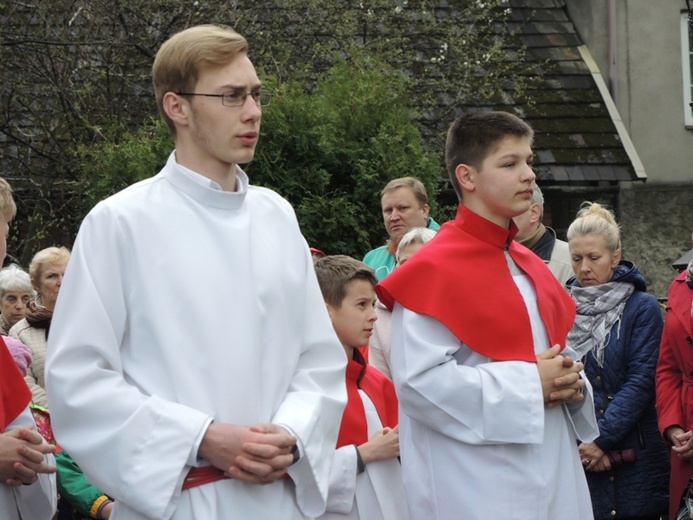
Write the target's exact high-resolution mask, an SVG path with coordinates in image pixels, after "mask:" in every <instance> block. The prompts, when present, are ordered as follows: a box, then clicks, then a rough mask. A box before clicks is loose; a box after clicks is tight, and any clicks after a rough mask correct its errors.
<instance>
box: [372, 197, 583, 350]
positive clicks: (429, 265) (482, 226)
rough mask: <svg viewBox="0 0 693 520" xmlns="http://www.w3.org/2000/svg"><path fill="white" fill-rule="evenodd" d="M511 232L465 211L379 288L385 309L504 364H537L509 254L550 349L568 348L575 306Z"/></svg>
mask: <svg viewBox="0 0 693 520" xmlns="http://www.w3.org/2000/svg"><path fill="white" fill-rule="evenodd" d="M516 233H517V227H516V226H515V224H514V223H511V225H510V229H505V228H502V227H500V226H498V225H496V224H494V223H493V222H490V221H488V220H486V219H485V218H483V217H481V216H479V215H477V214H476V213H473V212H472V211H470V210H469V209H467V208H466V207H465V206H464V205H463V204H460V206H459V208H458V210H457V216H456V217H455V220H453V221H451V222H448V223H446V224H444V225H443V226H442V227H441V229H440V231H439V232H438V234H437V235H436V236H435V238H433V240H431V241H430V242H429V243H428V244H426V245H425V246H424V247H423V248H422V249H421V250H420V251H418V252H417V253H416V255H414V256H413V257H412V258H410V259H409V260H408V261H407V263H406V264H404V265H403V266H401V267H398V268H397V269H395V270H394V271H393V272H392V273H391V274H389V275H388V276H387V277H386V278H385V279H383V280H382V281H381V282H380V284H378V286H377V287H376V293H377V294H378V298H379V299H380V301H381V302H383V303H384V304H385V305H386V306H387V307H388V308H389V309H392V307H393V306H394V303H395V302H397V303H399V304H400V305H402V306H404V307H406V308H407V309H409V310H411V311H414V312H416V313H417V314H424V315H427V316H431V317H433V318H435V319H437V320H438V321H440V322H441V323H442V324H443V325H445V326H446V327H447V328H448V329H450V331H451V332H452V333H453V334H454V335H455V336H456V337H457V338H458V339H459V340H460V341H461V342H463V343H464V344H465V345H467V346H468V347H469V348H471V349H472V350H474V351H475V352H478V353H479V354H481V355H483V356H486V357H489V358H491V359H494V360H497V361H509V360H522V361H531V362H536V355H535V353H534V341H533V339H532V330H531V326H530V321H529V314H528V313H527V307H526V306H525V303H524V300H523V298H522V295H521V294H520V291H519V289H518V288H517V285H515V282H514V281H513V279H512V275H511V274H510V271H509V269H508V264H507V260H506V258H505V255H504V253H503V252H504V250H505V249H506V248H507V250H508V252H509V253H510V256H511V258H512V259H513V260H514V261H515V263H516V264H517V266H518V267H519V268H520V269H521V270H522V271H523V272H524V273H525V274H526V275H527V276H528V277H529V278H530V280H531V281H532V284H533V285H534V289H535V290H536V293H537V304H538V307H539V314H540V315H541V318H542V321H543V322H544V325H545V326H546V330H547V332H548V336H549V344H550V345H555V344H559V345H561V349H563V348H564V347H565V339H566V336H567V334H568V331H569V330H570V328H571V327H572V325H573V320H574V318H575V302H574V301H573V299H572V298H571V297H570V296H569V295H568V293H567V292H566V291H565V289H564V288H563V287H562V286H561V284H560V283H559V282H558V281H557V280H556V278H555V277H554V276H553V274H551V271H549V269H548V267H547V266H546V264H544V262H543V261H542V260H541V259H540V258H539V257H538V256H536V255H535V254H534V253H532V251H530V250H529V249H527V248H526V247H524V246H522V245H520V244H518V243H517V242H515V241H514V240H513V237H514V236H515V234H516Z"/></svg>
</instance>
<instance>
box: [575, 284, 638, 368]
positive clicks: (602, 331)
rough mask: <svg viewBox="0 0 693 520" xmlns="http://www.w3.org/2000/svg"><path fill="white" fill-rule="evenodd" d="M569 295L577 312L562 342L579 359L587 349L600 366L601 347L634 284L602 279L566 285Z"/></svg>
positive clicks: (602, 354)
mask: <svg viewBox="0 0 693 520" xmlns="http://www.w3.org/2000/svg"><path fill="white" fill-rule="evenodd" d="M568 289H569V290H570V295H571V296H572V297H573V299H574V300H575V302H576V303H577V315H576V316H575V323H574V324H573V328H572V329H571V330H570V332H569V333H568V339H567V340H566V344H567V345H568V346H570V347H572V348H573V349H574V350H575V351H576V352H577V354H578V356H579V357H580V359H582V358H583V357H585V356H586V355H587V353H588V352H590V351H594V352H593V355H594V357H595V359H596V360H597V363H598V364H599V366H600V367H601V366H604V348H605V347H606V345H607V343H609V336H610V334H611V329H612V328H613V327H614V325H615V326H616V334H619V330H618V322H619V321H621V315H622V314H623V309H624V308H625V306H626V302H627V301H628V298H629V297H630V295H631V294H633V291H634V290H635V287H634V286H633V284H630V283H625V282H606V283H603V284H600V285H595V286H589V287H580V286H577V285H575V286H570V287H569V288H568Z"/></svg>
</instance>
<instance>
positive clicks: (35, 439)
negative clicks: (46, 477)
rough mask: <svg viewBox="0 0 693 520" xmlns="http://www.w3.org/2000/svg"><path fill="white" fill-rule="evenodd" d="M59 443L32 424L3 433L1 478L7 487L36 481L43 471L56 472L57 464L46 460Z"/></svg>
mask: <svg viewBox="0 0 693 520" xmlns="http://www.w3.org/2000/svg"><path fill="white" fill-rule="evenodd" d="M53 452H55V446H53V445H52V444H47V443H46V442H44V440H43V437H41V434H39V433H38V432H37V431H35V430H33V429H32V428H30V427H26V428H17V429H16V430H10V431H9V432H6V433H3V434H1V435H0V480H2V482H4V483H5V485H7V486H11V487H17V486H21V485H23V484H33V483H34V482H36V480H37V479H38V474H39V473H55V466H52V465H51V464H48V463H47V462H46V455H48V454H49V453H53Z"/></svg>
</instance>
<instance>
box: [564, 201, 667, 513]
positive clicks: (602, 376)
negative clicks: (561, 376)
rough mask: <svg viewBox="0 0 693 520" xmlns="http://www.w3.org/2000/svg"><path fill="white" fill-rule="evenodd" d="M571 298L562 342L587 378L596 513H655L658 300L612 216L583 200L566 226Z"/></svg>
mask: <svg viewBox="0 0 693 520" xmlns="http://www.w3.org/2000/svg"><path fill="white" fill-rule="evenodd" d="M567 235H568V246H569V248H570V255H571V261H572V265H573V271H574V272H575V277H574V278H571V279H570V280H569V281H568V290H569V292H570V294H571V296H572V297H573V299H575V301H576V303H577V315H576V317H575V323H574V325H573V328H572V329H571V331H570V333H569V334H568V340H567V344H568V346H569V347H572V348H573V349H574V350H575V351H576V352H578V354H579V355H580V356H581V357H582V359H583V362H584V364H585V373H586V375H587V378H588V380H589V381H590V383H591V384H592V388H593V395H594V407H595V412H596V416H597V424H598V426H599V437H597V438H596V439H595V440H594V441H592V442H584V443H582V444H580V445H579V452H580V459H581V460H582V464H583V467H584V468H585V471H586V475H587V483H588V484H589V488H590V495H591V497H592V508H593V510H594V517H595V519H596V520H602V519H612V518H620V519H626V518H627V519H636V518H637V519H642V520H645V519H652V520H655V519H657V520H658V519H659V517H660V515H661V514H664V513H665V512H666V509H667V487H668V473H669V462H668V454H667V450H666V447H665V445H664V442H663V441H662V438H661V436H660V435H659V431H658V429H657V414H656V412H655V406H654V399H655V367H656V363H657V355H658V352H659V341H660V337H661V334H662V315H661V311H660V309H659V304H658V303H657V299H656V298H655V297H654V296H652V295H650V294H647V292H645V291H646V286H645V279H644V278H643V276H642V275H641V274H640V271H639V270H638V268H637V266H636V265H635V264H633V263H632V262H629V261H628V260H623V258H622V252H621V237H620V232H619V228H618V225H617V224H616V220H615V218H614V215H613V214H612V213H611V211H609V210H608V209H606V208H605V207H603V206H601V205H600V204H597V203H586V204H584V205H583V208H582V209H581V210H580V211H579V212H578V214H577V218H576V219H575V221H574V222H573V223H572V224H571V225H570V227H569V228H568V234H567Z"/></svg>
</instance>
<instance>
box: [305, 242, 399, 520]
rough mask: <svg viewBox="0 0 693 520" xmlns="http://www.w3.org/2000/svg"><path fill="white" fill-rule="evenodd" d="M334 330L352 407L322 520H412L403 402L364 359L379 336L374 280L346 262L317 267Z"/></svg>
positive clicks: (333, 259)
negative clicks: (403, 454)
mask: <svg viewBox="0 0 693 520" xmlns="http://www.w3.org/2000/svg"><path fill="white" fill-rule="evenodd" d="M315 272H316V274H317V277H318V283H319V284H320V290H321V291H322V295H323V298H324V299H325V304H326V305H327V312H328V314H329V315H330V319H331V320H332V326H333V327H334V330H335V332H336V333H337V337H338V338H339V341H340V342H341V343H342V346H343V347H344V351H345V352H346V355H347V359H348V362H347V369H346V386H347V396H348V401H347V405H346V408H345V409H344V415H343V416H342V423H341V425H340V430H339V437H338V439H337V449H336V450H335V452H334V457H333V459H332V470H331V471H330V485H329V488H328V494H327V510H326V513H325V514H324V515H322V516H321V517H320V520H359V519H361V520H407V519H408V518H409V515H408V512H407V505H406V501H405V497H404V485H403V482H402V471H401V466H400V463H399V460H398V458H397V457H398V456H399V430H398V427H397V397H396V395H395V388H394V386H393V384H392V382H391V381H390V380H389V379H388V378H387V377H385V376H384V375H383V374H382V373H380V372H379V371H378V370H377V369H375V368H373V367H372V366H370V365H368V363H367V362H366V361H365V359H364V358H363V355H362V354H361V352H360V351H359V347H360V346H362V345H367V344H368V340H369V338H370V337H371V335H372V334H373V323H375V320H377V319H378V318H377V316H376V314H375V308H374V305H375V285H376V284H377V283H378V280H377V278H376V276H375V272H374V271H373V270H372V269H371V268H370V267H368V266H367V265H366V264H364V263H362V262H359V261H358V260H354V259H353V258H350V257H348V256H344V255H334V256H327V257H324V258H320V259H319V260H318V261H317V262H316V263H315Z"/></svg>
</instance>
